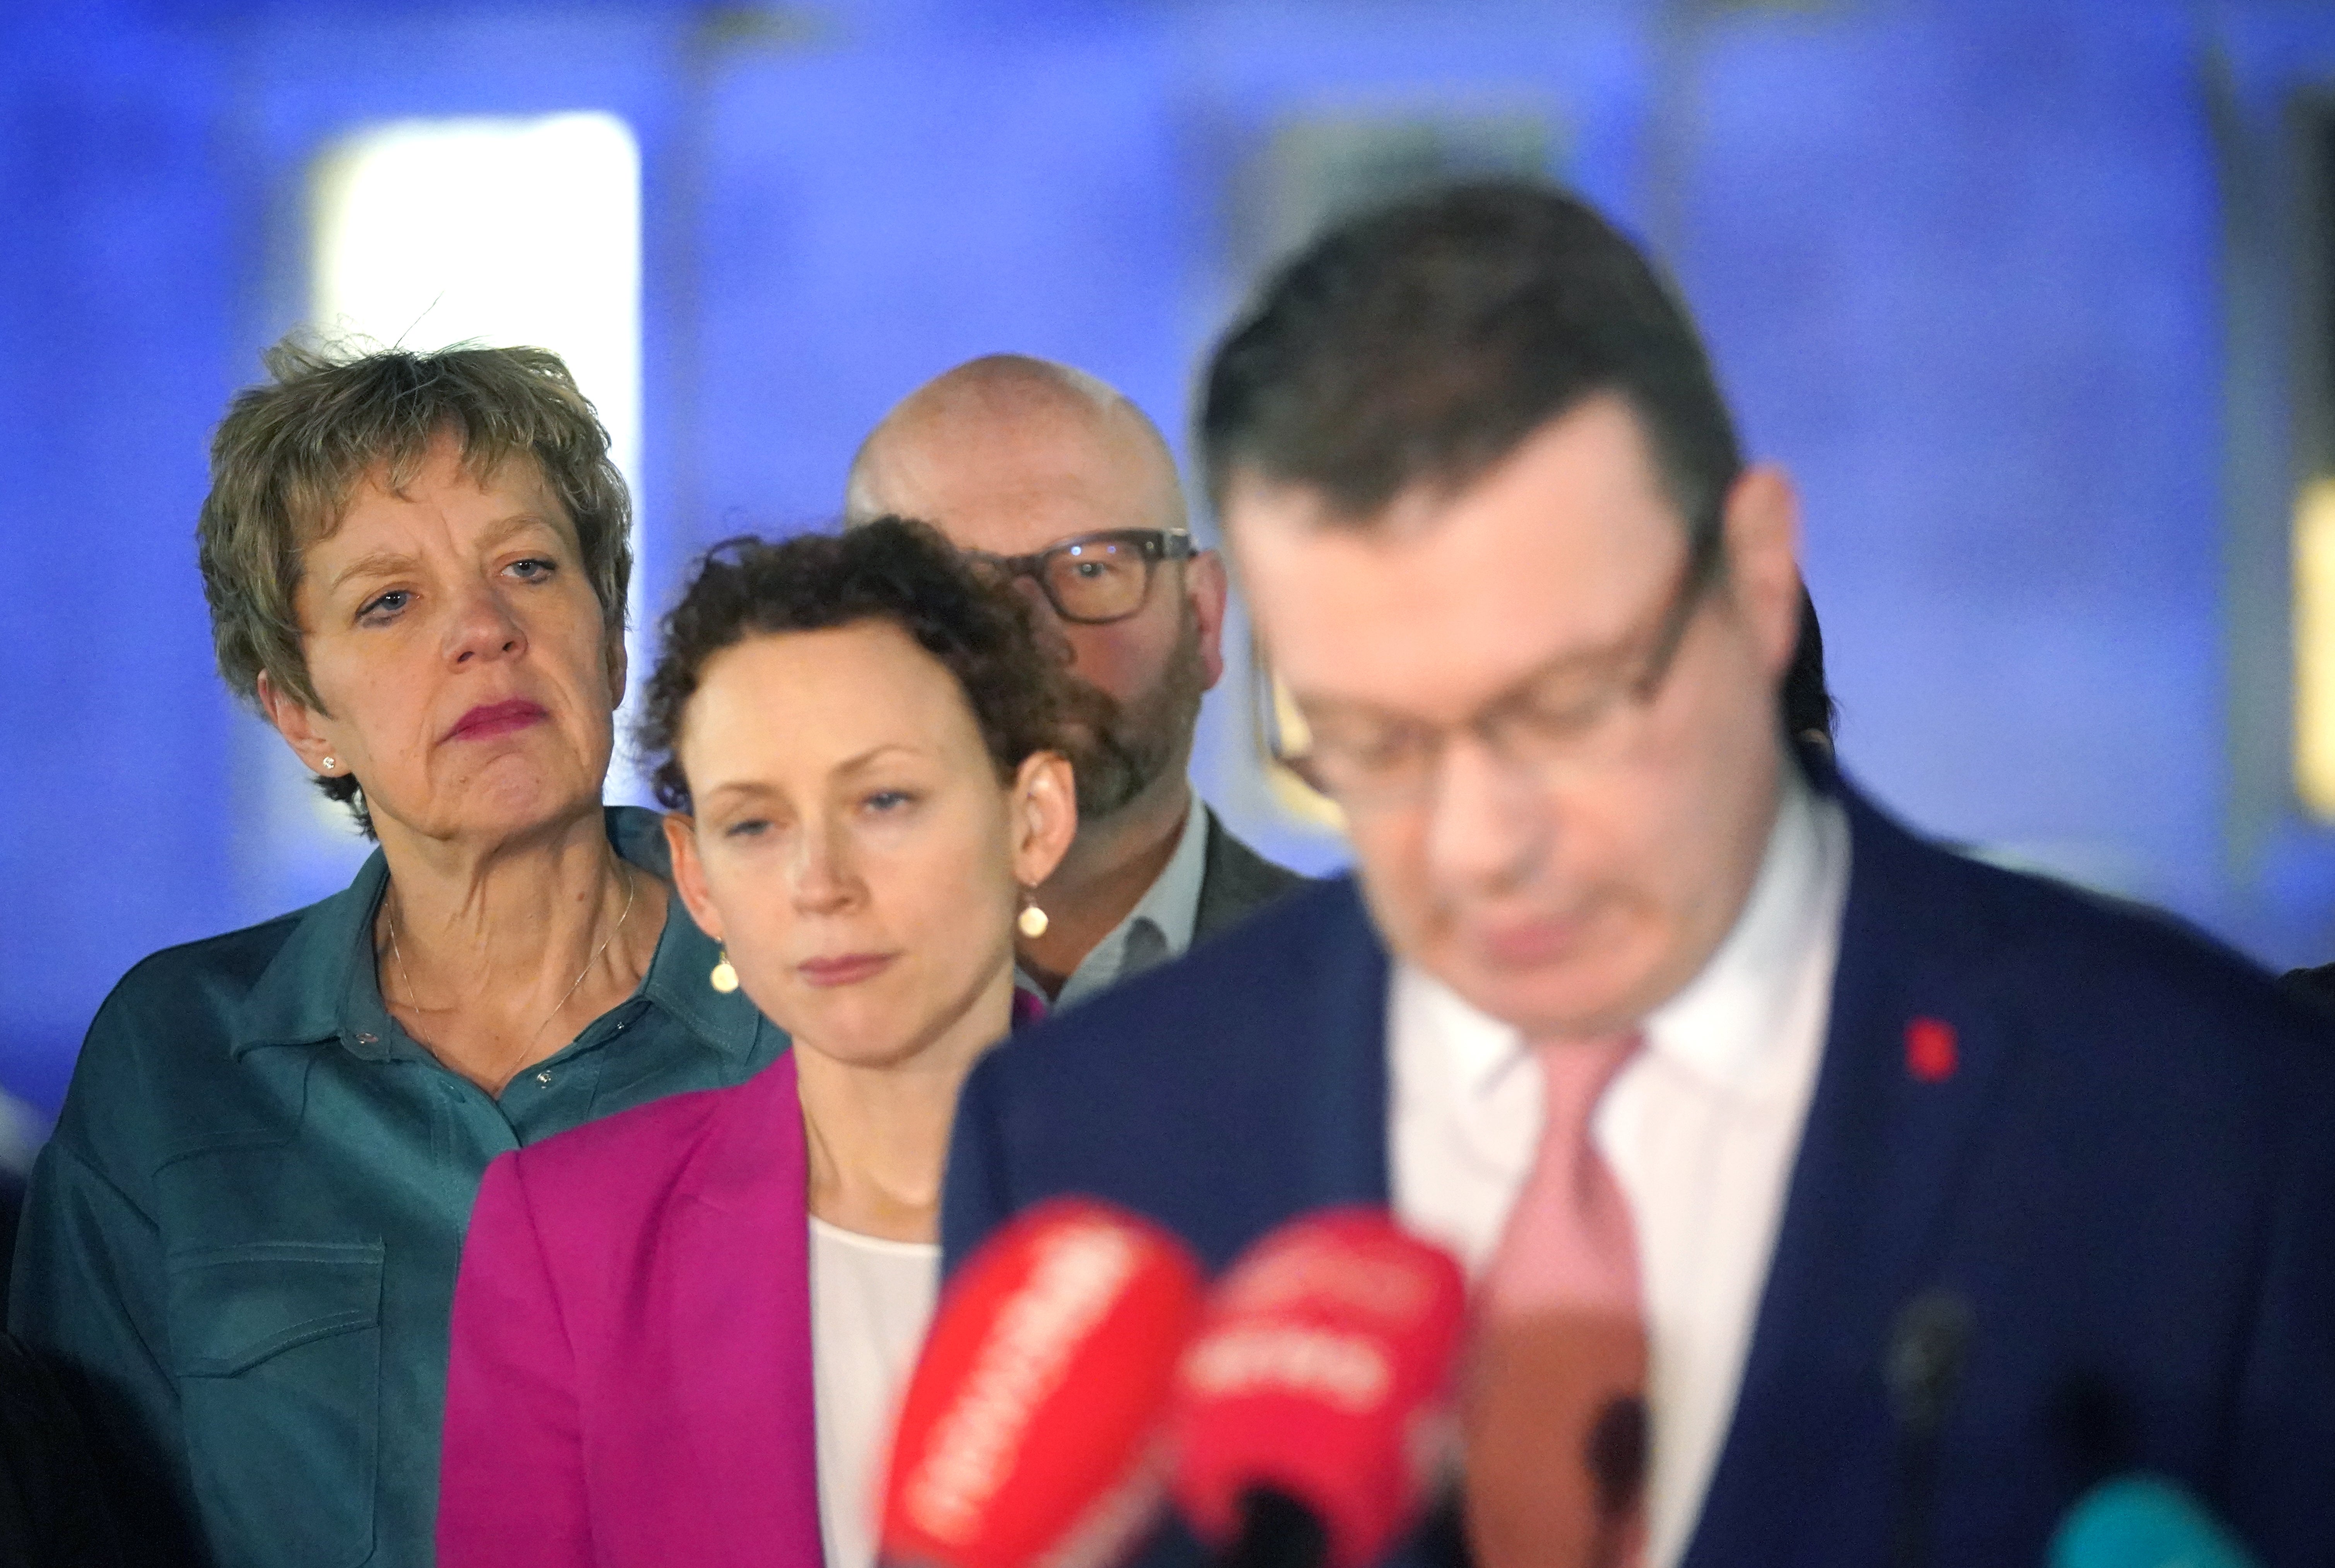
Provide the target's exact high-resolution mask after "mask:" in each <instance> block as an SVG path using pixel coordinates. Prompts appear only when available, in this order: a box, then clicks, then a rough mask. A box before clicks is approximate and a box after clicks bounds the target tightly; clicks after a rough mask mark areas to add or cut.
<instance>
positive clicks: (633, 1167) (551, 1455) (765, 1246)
mask: <svg viewBox="0 0 2335 1568" xmlns="http://www.w3.org/2000/svg"><path fill="white" fill-rule="evenodd" d="M664 633H665V646H664V655H663V659H662V662H661V663H659V665H658V668H657V672H656V674H655V677H654V679H653V680H652V681H651V682H650V684H649V688H648V698H647V711H646V714H645V717H644V727H643V742H644V750H645V751H646V752H647V753H648V754H649V755H651V756H652V757H654V759H656V760H657V772H656V779H657V788H658V792H659V794H660V796H661V797H662V798H663V799H664V802H665V804H666V805H668V806H669V807H671V808H673V815H672V816H670V817H668V818H666V819H665V832H666V837H667V840H668V842H669V843H670V845H671V847H672V850H673V870H674V884H675V886H676V887H677V888H678V890H679V892H680V894H681V896H682V898H683V900H684V901H685V902H686V903H687V905H688V906H689V909H690V912H691V913H692V914H693V915H694V916H695V917H696V919H697V921H698V923H699V924H701V925H702V926H703V927H704V928H705V929H706V930H707V931H708V932H711V933H712V934H714V935H715V936H716V937H717V938H719V939H720V940H721V941H722V944H723V946H724V952H723V954H722V959H721V962H720V963H719V965H718V966H717V967H716V968H715V969H714V970H713V971H712V973H711V974H710V975H709V977H708V979H709V982H711V984H712V985H713V986H714V987H716V988H720V987H723V986H739V987H742V988H743V990H744V992H745V993H746V994H747V995H749V996H751V997H752V998H753V999H754V1002H755V1003H756V1005H758V1006H759V1007H760V1008H761V1010H762V1011H763V1012H764V1013H766V1014H767V1015H768V1016H769V1017H770V1019H772V1020H773V1021H775V1022H777V1023H778V1024H780V1026H782V1027H783V1028H785V1029H786V1030H787V1031H788V1032H789V1033H790V1035H791V1036H792V1038H793V1040H794V1049H793V1050H792V1051H791V1052H790V1055H789V1056H788V1057H787V1058H785V1059H782V1060H780V1061H779V1062H777V1063H776V1064H774V1065H773V1066H772V1067H771V1068H770V1069H769V1070H767V1071H765V1072H763V1073H762V1074H761V1076H760V1077H758V1078H756V1079H754V1080H753V1081H751V1082H750V1083H747V1084H744V1085H741V1086H740V1087H738V1088H736V1089H722V1090H716V1091H714V1092H712V1093H707V1094H697V1095H685V1096H680V1097H677V1098H675V1099H669V1100H665V1101H663V1102H661V1103H659V1104H657V1105H654V1106H648V1107H644V1108H641V1109H640V1110H636V1111H633V1112H630V1113H627V1114H625V1115H624V1116H620V1117H615V1118H610V1119H608V1120H606V1121H605V1122H601V1123H598V1124H596V1125H595V1126H593V1127H590V1128H581V1129H578V1131H576V1132H575V1133H572V1134H569V1135H567V1136H565V1137H557V1138H554V1139H552V1140H550V1141H549V1142H547V1143H545V1144H542V1145H539V1146H537V1147H530V1148H528V1149H524V1150H521V1151H519V1152H518V1153H517V1154H516V1155H514V1156H511V1157H507V1158H504V1159H501V1160H499V1161H497V1162H496V1163H495V1165H494V1166H492V1167H491V1168H490V1169H489V1172H488V1174H487V1178H486V1183H485V1185H484V1186H483V1187H482V1188H481V1189H480V1196H479V1205H478V1208H477V1211H476V1213H475V1214H474V1215H473V1216H472V1220H471V1228H470V1243H469V1245H468V1248H467V1250H466V1252H465V1253H464V1256H463V1263H462V1273H461V1279H460V1284H459V1285H458V1287H457V1289H456V1292H455V1301H454V1324H453V1359H452V1370H451V1377H450V1379H449V1383H448V1388H447V1409H446V1447H445V1458H444V1466H443V1468H444V1473H445V1476H446V1480H445V1486H444V1491H443V1494H442V1497H441V1506H440V1512H439V1523H438V1543H439V1562H440V1563H441V1564H442V1565H443V1568H470V1565H472V1564H477V1565H480V1568H487V1565H489V1564H491V1565H493V1568H538V1565H540V1568H551V1565H554V1564H558V1565H570V1564H572V1565H576V1568H583V1565H585V1564H592V1565H595V1568H614V1565H619V1564H628V1563H640V1564H644V1565H645V1564H661V1563H691V1564H693V1568H720V1565H722V1564H730V1563H737V1564H741V1565H743V1564H747V1563H753V1564H758V1565H760V1564H770V1563H780V1564H790V1565H792V1564H801V1565H802V1568H818V1565H819V1563H820V1562H821V1561H822V1559H823V1560H824V1562H825V1563H826V1564H827V1568H868V1564H869V1563H870V1561H871V1558H872V1546H871V1543H870V1541H869V1538H868V1536H869V1531H868V1522H867V1519H868V1505H869V1496H868V1494H869V1488H870V1486H871V1485H872V1483H873V1480H874V1477H873V1475H872V1467H873V1466H874V1464H875V1462H876V1461H877V1458H878V1457H880V1452H881V1449H882V1446H883V1437H884V1433H883V1427H884V1423H885V1422H886V1420H887V1418H888V1416H889V1412H890V1409H891V1407H892V1403H893V1400H894V1398H895V1396H896V1392H897V1390H898V1387H899V1384H900V1381H901V1379H903V1378H904V1377H905V1375H906V1371H907V1370H908V1367H909V1365H910V1364H911V1363H912V1362H913V1360H914V1358H915V1354H916V1348H917V1346H918V1344H919V1342H920V1341H921V1340H922V1337H923V1332H924V1327H925V1320H926V1318H927V1317H928V1316H929V1315H930V1313H931V1311H932V1305H933V1300H934V1292H935V1288H936V1283H937V1276H938V1272H939V1248H938V1246H937V1244H936V1238H937V1229H938V1212H939V1197H940V1184H941V1166H942V1163H943V1159H944V1157H945V1154H946V1150H947V1146H948V1133H949V1124H950V1119H951V1116H952V1113H953V1111H954V1106H955V1101H956V1091H957V1087H958V1085H960V1084H961V1083H962V1082H963V1081H964V1075H965V1074H966V1072H967V1071H969V1070H971V1068H972V1066H973V1063H974V1060H976V1059H977V1058H978V1057H979V1056H980V1055H981V1053H982V1052H983V1050H986V1049H988V1047H989V1046H990V1045H991V1044H992V1043H993V1042H994V1041H995V1040H998V1039H999V1038H1001V1037H1002V1036H1003V1035H1004V1034H1005V1033H1006V1031H1007V1030H1008V1028H1009V1025H1010V1023H1011V1021H1012V1018H1013V1015H1014V1013H1015V1011H1016V997H1017V993H1016V992H1015V990H1014V986H1013V934H1014V930H1015V926H1016V923H1017V921H1018V922H1021V923H1022V924H1023V925H1024V928H1025V929H1027V928H1029V927H1032V926H1035V925H1036V924H1038V923H1039V922H1040V921H1042V919H1043V915H1042V912H1040V911H1038V910H1037V909H1036V908H1035V906H1034V905H1032V903H1031V895H1030V890H1031V889H1032V888H1033V887H1035V886H1037V885H1038V884H1039V883H1041V882H1042V881H1043V880H1044V879H1045V877H1046V875H1047V873H1049V872H1050V871H1051V870H1052V869H1053V867H1054V864H1055V862H1056V861H1058V860H1059V859H1060V858H1061V855H1062V852H1063V850H1064V849H1065V848H1067V847H1068V846H1069V844H1070V841H1071V837H1072V835H1073V834H1074V833H1075V831H1076V829H1077V807H1076V805H1075V803H1074V794H1073V784H1072V779H1071V766H1070V764H1069V762H1068V761H1066V760H1064V758H1063V757H1062V755H1061V751H1060V750H1058V749H1057V748H1058V746H1059V743H1060V737H1061V730H1062V726H1063V724H1064V723H1065V722H1066V721H1067V719H1068V712H1067V707H1068V704H1070V703H1071V702H1074V701H1075V700H1076V699H1075V697H1074V696H1073V694H1072V689H1071V687H1070V686H1069V685H1068V683H1067V682H1066V680H1065V677H1064V673H1063V671H1062V668H1061V665H1060V664H1059V663H1057V662H1056V661H1055V660H1053V659H1052V658H1051V656H1049V655H1048V654H1047V653H1044V652H1042V650H1041V648H1040V647H1039V645H1038V644H1037V643H1036V641H1035V640H1034V636H1033V634H1032V628H1031V624H1030V621H1029V617H1028V612H1027V608H1026V606H1025V605H1023V604H1022V601H1021V600H1020V598H1019V597H1018V596H1017V595H1015V594H1014V593H1013V592H1012V589H1010V588H1009V587H1006V586H1003V585H1002V584H999V583H996V582H994V581H992V580H990V579H989V578H988V577H987V576H984V575H983V574H982V573H981V572H980V570H979V568H977V567H975V566H973V565H971V564H970V563H968V562H967V561H965V560H964V558H963V557H959V556H958V555H957V554H956V552H955V551H954V550H953V549H952V548H950V547H949V546H948V545H947V544H946V543H945V541H944V540H942V539H941V537H939V536H938V535H937V534H935V533H934V532H933V531H932V530H931V529H929V528H925V527H924V526H923V525H921V524H916V523H909V522H904V521H901V520H899V519H897V518H886V519H880V520H877V521H875V522H871V523H867V524H865V525H863V526H860V527H858V528H853V529H851V530H850V531H849V532H848V533H845V534H843V535H841V536H839V537H826V536H819V537H804V538H798V539H794V540H791V541H790V542H788V543H785V544H781V545H765V544H761V543H759V542H755V541H741V542H739V543H736V544H733V545H731V546H725V547H720V548H719V549H717V550H716V551H715V553H714V554H713V555H712V557H710V558H709V559H708V561H707V562H706V564H705V566H704V567H703V568H702V571H701V572H700V574H699V575H698V576H697V578H696V580H695V582H694V583H693V584H692V586H690V588H689V590H688V592H687V594H686V595H685V596H684V597H683V600H682V602H681V604H680V605H679V607H677V608H676V609H675V610H674V611H673V615H671V616H670V617H669V618H668V620H667V621H666V623H665V629H664Z"/></svg>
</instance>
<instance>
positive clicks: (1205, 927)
mask: <svg viewBox="0 0 2335 1568" xmlns="http://www.w3.org/2000/svg"><path fill="white" fill-rule="evenodd" d="M1311 881H1313V878H1312V877H1310V876H1300V875H1299V874H1298V873H1296V872H1294V871H1292V870H1290V869H1289V867H1287V866H1276V865H1274V863H1273V862H1272V861H1270V860H1267V859H1266V858H1265V857H1264V856H1262V855H1259V854H1258V853H1257V852H1256V851H1255V850H1254V849H1251V848H1250V847H1248V846H1247V845H1245V844H1244V843H1242V842H1241V841H1240V840H1239V839H1237V838H1235V837H1233V836H1232V833H1231V832H1230V831H1229V830H1228V829H1227V828H1226V827H1225V825H1224V824H1223V823H1222V822H1220V821H1218V820H1217V819H1216V811H1215V809H1214V808H1208V858H1207V864H1206V869H1204V870H1203V871H1202V872H1201V874H1200V907H1199V909H1198V911H1197V913H1196V914H1195V915H1193V917H1192V940H1193V942H1194V943H1195V944H1197V943H1202V942H1206V940H1207V939H1208V938H1209V937H1211V936H1214V935H1216V933H1218V932H1220V931H1223V930H1226V928H1228V927H1230V926H1234V925H1237V924H1240V923H1241V921H1242V919H1243V918H1244V917H1245V916H1246V915H1249V914H1250V913H1252V912H1253V911H1255V910H1256V909H1258V908H1259V907H1261V906H1263V905H1266V904H1270V903H1271V902H1273V900H1274V899H1276V898H1278V897H1280V896H1281V895H1283V894H1284V893H1292V892H1294V891H1295V890H1297V889H1298V888H1300V887H1303V886H1305V885H1306V884H1307V883H1309V882H1311Z"/></svg>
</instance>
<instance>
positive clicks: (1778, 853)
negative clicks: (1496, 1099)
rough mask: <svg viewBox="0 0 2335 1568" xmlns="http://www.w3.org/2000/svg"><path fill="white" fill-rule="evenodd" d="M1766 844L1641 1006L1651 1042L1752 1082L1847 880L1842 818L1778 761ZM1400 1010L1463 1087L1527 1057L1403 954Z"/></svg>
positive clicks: (1667, 1053)
mask: <svg viewBox="0 0 2335 1568" xmlns="http://www.w3.org/2000/svg"><path fill="white" fill-rule="evenodd" d="M1782 789H1783V794H1782V799H1781V800H1780V801H1779V802H1778V808H1777V811H1776V820H1775V823H1774V825H1773V826H1772V827H1770V828H1769V829H1768V847H1767V850H1766V852H1765V854H1764V855H1762V857H1760V862H1759V873H1758V875H1757V876H1755V877H1754V878H1753V880H1752V884H1751V892H1750V895H1749V896H1748V897H1747V898H1746V899H1745V900H1744V901H1743V909H1742V911H1741V913H1740V914H1739V915H1737V916H1736V920H1735V924H1734V926H1733V928H1732V929H1730V930H1729V932H1728V934H1727V936H1726V938H1725V939H1724V940H1723V941H1722V942H1720V944H1719V948H1718V950H1717V951H1716V952H1714V953H1712V954H1711V956H1710V960H1709V961H1708V962H1706V963H1704V964H1703V966H1702V969H1701V971H1700V973H1697V974H1696V975H1695V977H1694V978H1693V979H1692V980H1691V981H1689V982H1687V984H1686V986H1685V987H1684V988H1683V989H1682V990H1681V991H1680V992H1678V993H1677V994H1675V995H1674V996H1672V997H1671V999H1670V1000H1669V1001H1668V1002H1663V1003H1662V1005H1661V1006H1660V1007H1657V1008H1656V1009H1654V1011H1652V1012H1651V1013H1649V1014H1648V1015H1647V1016H1646V1020H1645V1022H1644V1025H1643V1028H1644V1030H1645V1034H1646V1040H1647V1045H1648V1047H1649V1049H1651V1050H1654V1051H1656V1052H1659V1053H1660V1054H1661V1055H1662V1056H1664V1057H1666V1058H1668V1059H1670V1060H1674V1061H1676V1062H1678V1063H1679V1064H1680V1065H1681V1066H1683V1067H1685V1068H1686V1069H1688V1070H1690V1071H1692V1072H1694V1073H1695V1074H1696V1075H1697V1076H1699V1077H1701V1078H1704V1079H1710V1080H1711V1081H1713V1082H1715V1083H1717V1084H1719V1085H1720V1086H1721V1087H1722V1088H1726V1089H1733V1090H1737V1091H1739V1092H1753V1091H1755V1090H1756V1088H1757V1085H1758V1081H1759V1070H1760V1069H1761V1068H1762V1067H1763V1066H1764V1065H1765V1064H1766V1063H1767V1062H1768V1060H1770V1059H1771V1058H1772V1057H1773V1056H1774V1054H1775V1051H1776V1050H1777V1049H1778V1047H1779V1045H1780V1043H1781V1042H1782V1040H1784V1038H1785V1031H1786V1027H1787V1024H1788V1021H1789V1019H1790V1016H1791V1014H1792V1010H1793V1008H1794V1006H1795V1005H1796V1003H1797V999H1798V993H1799V987H1800V985H1801V982H1802V980H1803V978H1804V976H1805V973H1806V969H1807V966H1806V965H1805V964H1804V963H1802V962H1801V960H1802V959H1804V958H1805V957H1807V954H1808V953H1809V951H1810V949H1811V947H1812V945H1813V944H1817V943H1821V942H1823V941H1825V940H1826V937H1827V935H1828V934H1829V933H1830V932H1831V930H1832V928H1833V926H1834V924H1836V922H1837V920H1838V918H1839V914H1840V906H1841V898H1842V895H1844V894H1845V893H1846V889H1847V886H1848V825H1847V822H1846V818H1844V817H1843V815H1842V813H1841V809H1840V808H1839V806H1838V805H1837V804H1836V803H1835V802H1834V801H1832V800H1830V799H1823V798H1819V797H1817V795H1815V794H1814V793H1813V792H1811V791H1810V789H1808V787H1807V783H1806V781H1805V780H1803V779H1801V777H1800V774H1799V770H1798V769H1794V768H1787V769H1785V770H1784V779H1783V786H1782ZM1395 985H1396V987H1397V994H1396V998H1395V1005H1396V1008H1397V1010H1398V1016H1403V1017H1407V1018H1409V1019H1411V1020H1413V1021H1415V1022H1416V1024H1417V1026H1418V1027H1420V1028H1422V1029H1424V1030H1426V1031H1429V1035H1430V1037H1431V1038H1433V1039H1434V1040H1438V1041H1439V1042H1440V1047H1441V1050H1442V1051H1443V1052H1444V1054H1445V1057H1446V1059H1447V1060H1448V1061H1449V1062H1450V1064H1451V1067H1452V1069H1453V1070H1454V1072H1455V1075H1456V1081H1457V1082H1458V1083H1460V1084H1462V1085H1464V1086H1465V1089H1464V1092H1465V1093H1467V1094H1468V1095H1470V1096H1484V1095H1488V1094H1491V1093H1494V1092H1495V1091H1497V1089H1499V1088H1500V1087H1501V1086H1502V1084H1503V1083H1505V1081H1506V1080H1507V1078H1508V1076H1509V1075H1510V1074H1511V1073H1513V1072H1515V1071H1516V1070H1518V1068H1519V1067H1520V1065H1521V1064H1522V1063H1523V1062H1524V1061H1526V1060H1529V1057H1528V1053H1527V1052H1526V1051H1525V1050H1524V1049H1523V1037H1522V1035H1521V1034H1520V1033H1519V1031H1517V1030H1516V1027H1515V1026H1514V1025H1512V1024H1508V1023H1504V1022H1502V1021H1500V1020H1498V1019H1497V1018H1494V1017H1492V1016H1491V1015H1490V1014H1489V1013H1487V1012H1484V1011H1480V1010H1479V1009H1478V1008H1477V1007H1475V1006H1474V1005H1473V1004H1472V1003H1470V1002H1468V1001H1467V1000H1466V999H1465V998H1463V997H1461V996H1460V995H1459V993H1458V992H1456V991H1453V990H1452V989H1451V988H1450V987H1449V986H1448V985H1446V984H1444V983H1443V982H1441V981H1439V980H1438V979H1436V978H1435V977H1434V976H1433V975H1431V974H1429V973H1427V972H1425V971H1424V970H1421V969H1419V968H1418V967H1416V966H1415V965H1413V964H1410V963H1400V964H1398V965H1397V967H1396V971H1395Z"/></svg>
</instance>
